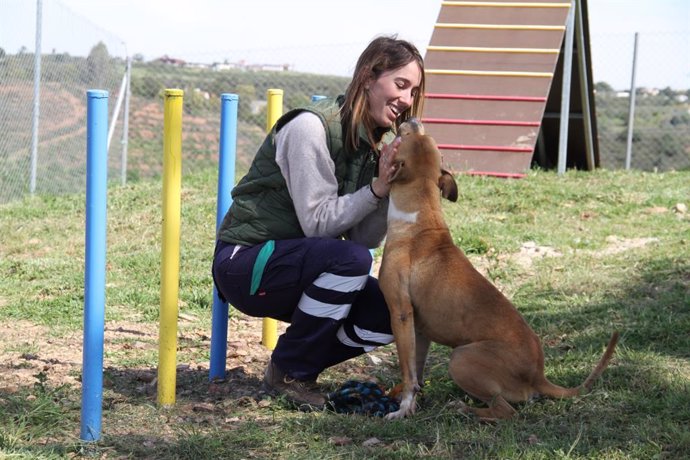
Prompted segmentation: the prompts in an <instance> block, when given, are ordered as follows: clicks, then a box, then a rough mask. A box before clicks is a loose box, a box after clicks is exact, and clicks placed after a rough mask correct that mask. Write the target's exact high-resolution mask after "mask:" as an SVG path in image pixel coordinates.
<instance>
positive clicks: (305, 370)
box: [213, 37, 424, 409]
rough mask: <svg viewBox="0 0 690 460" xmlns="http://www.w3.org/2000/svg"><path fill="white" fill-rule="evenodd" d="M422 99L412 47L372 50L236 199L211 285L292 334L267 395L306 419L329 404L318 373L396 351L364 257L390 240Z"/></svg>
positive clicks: (382, 43)
mask: <svg viewBox="0 0 690 460" xmlns="http://www.w3.org/2000/svg"><path fill="white" fill-rule="evenodd" d="M423 93H424V63H423V60H422V57H421V55H420V54H419V52H418V51H417V49H416V48H415V46H414V45H412V44H411V43H409V42H407V41H404V40H399V39H397V38H395V37H379V38H376V39H374V40H373V41H372V42H371V43H370V44H369V45H368V46H367V48H366V49H365V50H364V52H363V53H362V54H361V56H360V57H359V59H358V62H357V66H356V67H355V71H354V76H353V79H352V81H351V83H350V85H349V86H348V88H347V91H346V93H345V95H344V96H340V97H339V98H337V99H336V100H325V101H319V102H318V103H316V104H314V105H312V106H309V107H305V108H300V109H295V110H292V111H290V112H288V113H286V114H285V115H283V116H282V117H281V118H280V119H279V120H278V121H277V122H276V124H275V126H274V127H273V129H272V130H271V132H270V133H269V134H268V136H267V137H266V140H265V141H264V143H263V145H262V146H261V147H260V148H259V151H258V152H257V154H256V157H255V158H254V160H253V162H252V165H251V167H250V169H249V172H248V173H247V175H246V176H245V177H244V178H242V180H240V182H239V183H238V184H237V185H236V186H235V188H234V189H233V191H232V197H233V203H232V206H231V207H230V209H229V210H228V213H227V215H226V216H225V218H224V221H223V223H222V225H221V227H220V229H219V231H218V242H217V245H216V251H215V256H214V261H213V276H214V281H215V283H216V287H217V289H218V293H219V295H220V296H221V298H224V299H225V300H227V301H228V302H229V303H230V304H232V306H233V307H235V308H237V309H238V310H240V311H242V312H243V313H245V314H247V315H250V316H256V317H271V318H275V319H278V320H281V321H286V322H288V323H290V325H289V326H288V327H287V329H286V330H285V333H284V334H282V335H281V336H280V337H279V339H278V343H277V345H276V348H275V350H274V351H273V354H272V356H271V360H270V362H269V363H268V366H267V368H266V373H265V375H264V389H265V390H266V391H268V392H270V393H272V394H282V395H284V396H285V397H286V398H287V399H288V400H290V401H291V402H293V403H295V404H296V405H297V406H298V407H300V408H302V409H309V408H321V407H323V405H324V404H325V402H326V401H325V396H324V395H323V394H322V393H321V392H320V391H319V390H318V387H317V385H316V379H317V377H318V375H319V374H320V373H321V372H322V371H323V370H324V369H326V368H327V367H330V366H333V365H335V364H338V363H340V362H342V361H345V360H347V359H350V358H353V357H355V356H358V355H361V354H362V353H365V352H368V351H371V350H372V349H374V348H375V347H377V346H380V345H386V344H388V343H391V342H392V341H393V335H392V332H391V328H390V317H389V314H388V308H387V306H386V303H385V301H384V298H383V295H382V294H381V291H380V289H379V286H378V281H377V280H376V279H375V278H373V277H371V276H369V273H370V270H371V265H372V257H371V253H370V252H369V248H374V247H377V246H378V245H380V244H381V242H382V240H383V238H384V237H385V234H386V217H387V212H388V192H389V189H390V186H389V184H388V179H389V177H390V175H391V173H392V169H391V165H392V160H393V158H394V157H395V154H396V153H397V147H398V145H399V140H393V139H394V137H395V134H394V133H395V129H396V128H397V127H398V126H399V125H400V123H402V122H403V121H404V120H406V119H407V118H409V117H411V116H420V115H421V108H422V101H423Z"/></svg>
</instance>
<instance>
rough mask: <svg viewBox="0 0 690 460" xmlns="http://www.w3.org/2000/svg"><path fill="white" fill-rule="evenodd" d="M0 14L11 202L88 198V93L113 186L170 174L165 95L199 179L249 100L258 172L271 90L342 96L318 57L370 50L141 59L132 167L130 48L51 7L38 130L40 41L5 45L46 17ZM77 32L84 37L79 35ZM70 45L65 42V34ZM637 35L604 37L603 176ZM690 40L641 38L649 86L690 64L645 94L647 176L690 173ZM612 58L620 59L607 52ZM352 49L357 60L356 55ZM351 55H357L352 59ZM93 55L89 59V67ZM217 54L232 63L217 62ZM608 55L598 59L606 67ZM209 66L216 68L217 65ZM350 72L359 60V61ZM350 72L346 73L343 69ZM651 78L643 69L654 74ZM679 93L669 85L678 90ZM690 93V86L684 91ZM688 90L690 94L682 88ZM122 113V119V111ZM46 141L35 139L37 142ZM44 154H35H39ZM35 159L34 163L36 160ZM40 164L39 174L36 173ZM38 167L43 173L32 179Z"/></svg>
mask: <svg viewBox="0 0 690 460" xmlns="http://www.w3.org/2000/svg"><path fill="white" fill-rule="evenodd" d="M12 1H23V0H3V4H0V203H2V202H6V201H9V200H12V199H15V198H18V197H21V196H23V195H25V194H26V193H28V192H30V191H33V190H31V181H32V175H33V174H35V176H34V177H35V192H36V193H45V194H54V193H63V192H75V191H80V190H82V189H84V188H85V184H86V180H85V156H86V155H85V145H86V142H85V137H86V90H87V89H92V88H93V89H96V88H98V89H106V90H108V91H109V92H110V111H111V121H112V120H116V123H115V124H114V132H113V136H112V141H111V143H110V148H109V177H110V178H111V179H112V180H118V181H119V180H120V174H121V166H122V164H123V161H126V166H127V172H126V178H127V180H138V179H140V178H146V177H156V176H159V175H160V174H161V171H162V146H163V140H162V137H163V100H162V90H164V89H165V88H180V89H183V90H184V91H185V95H184V116H183V145H182V147H183V152H184V159H183V168H184V169H185V170H186V171H191V170H195V169H199V168H207V167H214V166H215V165H216V164H217V155H218V140H219V127H220V94H221V93H235V94H238V95H239V114H238V118H239V121H238V139H237V142H238V146H237V153H238V171H242V170H243V169H244V168H246V167H247V165H248V162H249V161H250V159H251V157H252V156H253V154H254V153H255V151H256V148H257V147H258V145H259V144H260V142H261V141H262V139H263V137H264V133H265V129H266V127H265V119H266V93H267V90H268V89H269V88H278V89H282V90H283V91H284V110H287V109H289V108H292V107H296V106H298V105H301V104H304V103H306V102H308V101H309V99H310V98H311V96H312V95H316V94H323V95H329V96H334V95H337V94H340V93H342V91H343V90H344V89H345V87H346V85H347V83H348V82H349V78H348V77H347V76H343V72H342V70H338V71H335V70H333V69H328V68H324V67H318V68H317V67H314V63H318V62H326V60H325V59H319V58H318V57H319V55H321V54H323V55H324V56H325V55H326V53H328V54H330V55H331V56H332V55H355V56H356V55H357V53H358V52H359V51H361V50H362V49H363V48H364V47H365V46H366V42H361V43H350V44H347V45H339V46H333V45H330V46H328V47H326V46H323V47H319V46H313V47H310V48H309V49H308V50H302V51H303V53H311V56H312V57H313V59H310V60H309V62H310V66H306V65H303V64H298V65H295V64H290V63H287V64H285V62H286V57H285V56H287V55H289V54H292V55H295V53H294V52H295V51H296V50H294V49H290V50H286V49H283V48H275V49H269V50H251V49H247V50H244V51H237V50H235V51H228V52H215V53H214V56H215V57H214V58H213V59H211V58H210V56H209V54H208V53H207V54H204V55H202V54H199V56H198V57H197V58H195V57H192V58H191V59H190V58H189V57H187V60H186V61H182V60H180V59H178V58H176V57H175V56H173V55H171V56H161V57H159V58H155V59H149V60H147V61H145V60H144V59H143V58H142V57H141V56H138V55H135V56H133V64H132V70H131V81H130V83H131V85H130V86H131V98H130V99H129V111H128V113H129V124H128V126H129V130H128V136H127V139H126V147H127V149H126V152H127V157H126V160H125V159H124V158H123V156H122V155H121V152H122V151H123V149H122V147H123V146H122V144H121V139H122V133H123V131H122V125H123V122H122V119H123V117H122V113H120V114H119V117H116V115H118V114H114V113H113V112H114V109H115V105H116V104H115V102H116V98H117V96H118V94H119V92H120V86H121V84H122V82H123V76H124V75H125V73H126V57H127V50H126V48H125V46H124V44H123V43H122V42H121V40H119V39H118V38H117V37H112V36H110V35H109V34H107V33H106V32H104V31H103V30H101V29H99V28H98V26H95V25H93V24H91V23H88V22H87V21H85V20H84V19H83V18H81V17H79V16H77V15H74V14H72V13H71V12H70V10H68V9H67V8H65V7H64V6H61V4H60V3H59V2H57V1H56V2H44V11H43V15H42V16H43V20H42V21H43V28H42V30H43V33H42V36H41V69H40V70H41V78H40V87H39V95H40V106H39V107H40V111H39V115H38V125H37V126H38V129H37V131H36V130H35V129H34V126H36V124H35V113H36V112H35V107H36V105H35V94H36V93H35V90H34V65H35V59H34V57H35V52H34V51H35V49H34V43H35V38H34V37H33V36H32V35H30V36H29V37H28V38H27V39H26V44H23V45H22V46H21V47H19V48H16V49H14V48H10V47H8V45H7V44H6V42H7V40H6V38H7V37H6V36H5V35H3V33H2V31H3V30H7V25H8V23H9V22H10V21H11V22H12V24H13V25H17V24H19V25H20V27H21V29H22V30H29V31H32V33H35V30H36V18H35V16H30V15H27V17H17V15H12V16H10V15H7V14H3V11H2V10H3V8H4V7H3V5H7V3H4V2H12ZM59 27H62V28H69V29H71V30H73V31H75V32H74V33H75V34H78V36H79V37H78V41H79V43H80V44H81V46H82V47H86V49H85V50H83V51H82V52H81V54H80V55H76V54H75V55H72V54H69V53H67V52H65V51H63V50H64V49H67V48H64V47H63V46H66V45H64V44H61V43H58V39H57V36H58V35H59V34H56V33H55V30H56V28H59ZM77 31H78V32H77ZM62 35H64V34H62ZM633 40H634V36H633V35H632V34H630V35H625V36H623V35H616V36H613V35H609V36H593V37H592V44H593V45H592V52H593V55H594V61H595V63H597V62H604V63H605V65H604V66H600V67H597V66H596V65H595V67H594V78H595V81H597V82H599V83H598V84H597V87H596V88H597V95H596V114H597V122H598V130H599V135H600V158H601V164H602V166H604V167H607V168H611V169H617V168H622V167H623V166H624V164H625V155H626V141H627V126H628V113H629V100H630V97H629V94H627V93H625V91H626V90H627V89H629V87H630V80H631V78H630V75H631V71H632V55H633V53H632V48H633ZM604 41H606V42H607V44H608V45H611V43H619V46H617V47H615V48H616V49H617V50H618V51H617V52H616V56H615V57H616V59H614V58H613V56H612V57H611V59H608V56H604V59H601V56H597V53H601V52H602V51H601V50H602V49H603V47H601V48H600V47H598V46H597V43H603V42H604ZM688 41H690V35H689V34H687V33H685V34H658V35H653V34H652V35H648V34H644V35H641V36H640V42H641V43H643V44H645V46H644V47H641V50H640V53H639V57H638V61H639V62H638V64H637V68H638V72H640V78H639V80H638V81H640V82H643V81H644V80H645V72H649V71H650V69H652V70H651V71H653V72H661V73H663V72H665V70H664V69H667V68H668V66H669V65H671V64H673V65H677V64H678V62H679V61H680V65H684V66H685V69H686V70H687V71H686V73H685V80H684V81H681V82H680V83H678V84H679V85H681V86H677V85H678V84H676V83H673V85H674V86H673V89H671V88H660V90H659V91H658V92H657V91H656V90H652V89H643V88H641V87H639V88H638V89H637V98H636V107H635V108H636V111H635V122H634V128H635V129H634V133H633V137H632V140H633V145H632V162H631V165H632V167H633V168H636V169H644V170H654V169H656V170H669V169H685V168H688V167H690V113H689V112H688V110H690V105H688V96H690V93H688V87H690V84H688V81H689V77H690V75H689V73H690V65H689V64H688V61H689V60H690V55H688V53H684V52H682V50H686V49H689V48H690V47H688ZM606 49H611V47H610V46H607V47H606ZM345 51H348V53H345ZM350 51H353V52H351V53H350ZM82 56H84V57H82ZM217 56H223V58H220V59H219V58H218V57H217ZM597 57H599V59H597ZM214 60H215V63H213V64H209V62H214ZM348 65H349V66H350V69H351V68H352V67H354V62H352V63H348ZM339 67H340V69H342V68H343V66H342V65H340V66H339ZM640 69H644V72H643V71H641V70H640ZM671 84H672V83H669V85H671ZM683 84H685V86H682V85H683ZM683 88H684V90H682V91H681V89H683ZM120 112H122V111H120ZM35 132H37V137H36V139H33V133H35ZM34 146H35V147H34ZM34 151H35V152H36V155H35V158H32V154H33V152H34ZM33 160H35V168H34V167H33V164H32V163H33ZM32 169H33V171H32Z"/></svg>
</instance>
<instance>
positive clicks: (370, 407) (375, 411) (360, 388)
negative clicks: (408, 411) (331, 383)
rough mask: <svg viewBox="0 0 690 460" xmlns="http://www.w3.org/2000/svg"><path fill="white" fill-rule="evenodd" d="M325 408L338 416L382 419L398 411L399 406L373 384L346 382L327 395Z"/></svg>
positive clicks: (393, 399)
mask: <svg viewBox="0 0 690 460" xmlns="http://www.w3.org/2000/svg"><path fill="white" fill-rule="evenodd" d="M327 407H328V408H329V409H331V410H333V411H334V412H336V413H338V414H362V415H373V416H375V417H383V416H384V415H386V414H388V413H390V412H395V411H396V410H398V409H400V404H399V403H398V401H397V400H396V399H395V398H394V397H393V396H391V395H386V392H385V391H384V390H383V389H382V388H381V387H380V386H378V385H377V384H376V383H374V382H359V381H357V380H348V381H347V382H345V383H344V384H343V385H342V386H341V387H340V388H338V389H337V390H336V391H334V392H332V393H329V394H328V402H327Z"/></svg>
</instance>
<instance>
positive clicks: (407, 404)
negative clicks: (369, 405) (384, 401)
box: [386, 396, 417, 420]
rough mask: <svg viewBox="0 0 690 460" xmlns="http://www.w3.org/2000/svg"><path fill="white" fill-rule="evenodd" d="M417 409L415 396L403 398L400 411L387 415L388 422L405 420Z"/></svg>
mask: <svg viewBox="0 0 690 460" xmlns="http://www.w3.org/2000/svg"><path fill="white" fill-rule="evenodd" d="M416 408H417V406H416V404H415V400H414V396H411V397H410V396H405V397H403V400H402V402H401V403H400V409H398V410H396V411H395V412H391V413H389V414H387V415H386V420H395V419H399V418H405V417H407V416H408V415H413V414H414V412H415V409H416Z"/></svg>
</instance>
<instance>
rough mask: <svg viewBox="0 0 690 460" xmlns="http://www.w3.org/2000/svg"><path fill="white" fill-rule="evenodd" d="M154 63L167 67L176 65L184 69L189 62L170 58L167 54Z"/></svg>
mask: <svg viewBox="0 0 690 460" xmlns="http://www.w3.org/2000/svg"><path fill="white" fill-rule="evenodd" d="M154 62H158V63H161V64H166V65H175V66H178V67H184V66H186V65H187V62H186V61H184V60H182V59H177V58H173V57H170V56H168V55H167V54H166V55H164V56H161V57H159V58H158V59H156V60H155V61H154Z"/></svg>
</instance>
